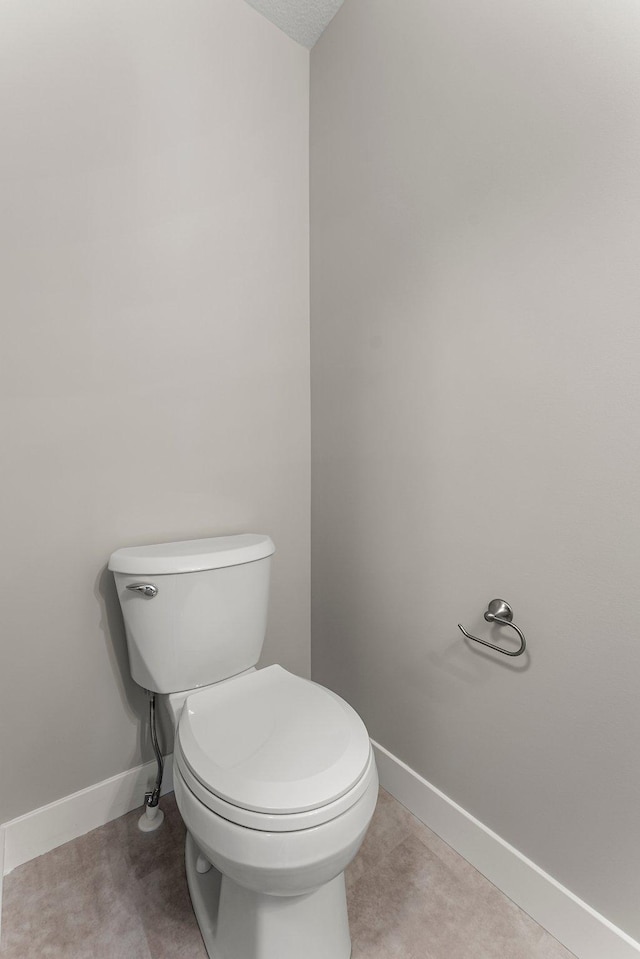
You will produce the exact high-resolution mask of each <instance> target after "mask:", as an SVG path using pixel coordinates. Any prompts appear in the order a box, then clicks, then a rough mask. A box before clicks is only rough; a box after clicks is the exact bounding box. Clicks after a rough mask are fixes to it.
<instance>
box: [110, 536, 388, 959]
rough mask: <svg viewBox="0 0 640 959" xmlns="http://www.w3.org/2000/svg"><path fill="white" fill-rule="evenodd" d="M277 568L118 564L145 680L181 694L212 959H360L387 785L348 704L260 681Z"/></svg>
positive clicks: (296, 686)
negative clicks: (361, 871) (360, 855)
mask: <svg viewBox="0 0 640 959" xmlns="http://www.w3.org/2000/svg"><path fill="white" fill-rule="evenodd" d="M273 552H274V547H273V544H272V542H271V540H270V539H269V537H265V536H259V535H253V534H245V535H240V536H232V537H218V538H213V539H209V540H196V541H189V542H185V543H168V544H159V545H156V546H149V547H134V548H129V549H123V550H118V551H116V552H115V553H114V554H113V555H112V557H111V560H110V563H109V567H110V569H112V570H113V571H114V573H115V578H116V585H117V588H118V595H119V598H120V602H121V606H122V610H123V614H124V620H125V627H126V633H127V642H128V647H129V654H130V663H131V671H132V675H133V677H134V679H136V680H137V681H138V682H139V683H140V684H141V685H144V686H145V687H146V688H147V689H152V690H154V691H156V692H159V693H166V694H168V699H167V701H168V705H169V712H170V715H171V718H172V721H173V723H174V733H175V737H174V738H175V745H174V788H175V795H176V800H177V803H178V808H179V810H180V813H181V815H182V818H183V820H184V822H185V825H186V827H187V837H186V848H185V864H186V875H187V882H188V886H189V892H190V895H191V899H192V903H193V907H194V912H195V914H196V918H197V920H198V924H199V927H200V931H201V933H202V937H203V940H204V943H205V946H206V948H207V952H208V954H209V956H210V959H349V956H350V954H351V942H350V937H349V926H348V920H347V908H346V895H345V883H344V870H345V868H346V867H347V866H348V864H349V863H350V862H351V860H352V859H353V858H354V856H355V855H356V853H357V851H358V849H359V847H360V845H361V843H362V841H363V839H364V836H365V833H366V831H367V828H368V826H369V822H370V821H371V817H372V815H373V811H374V808H375V804H376V800H377V795H378V775H377V770H376V765H375V759H374V756H373V752H372V749H371V744H370V741H369V737H368V734H367V730H366V728H365V726H364V724H363V722H362V720H361V719H360V717H359V716H358V714H357V713H356V712H355V711H354V710H353V709H352V708H351V706H349V705H348V704H347V703H346V702H345V701H344V700H343V699H341V698H340V697H339V696H337V695H336V694H335V693H333V692H332V691H330V690H328V689H325V688H323V687H322V686H318V685H317V684H316V683H313V682H311V681H310V680H307V679H303V678H301V677H299V676H295V675H293V674H292V673H290V672H288V671H287V670H286V669H283V668H282V667H281V666H277V665H274V666H268V667H265V668H263V669H256V668H255V665H256V661H257V658H258V656H259V654H260V651H261V648H262V642H263V639H264V629H265V625H266V601H267V595H268V580H269V568H270V559H271V555H272V553H273ZM151 580H152V581H151ZM194 680H195V681H198V682H199V683H200V685H198V686H194Z"/></svg>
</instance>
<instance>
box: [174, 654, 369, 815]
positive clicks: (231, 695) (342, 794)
mask: <svg viewBox="0 0 640 959" xmlns="http://www.w3.org/2000/svg"><path fill="white" fill-rule="evenodd" d="M175 754H176V764H177V766H178V769H179V770H180V772H181V774H182V776H183V779H184V780H185V784H186V785H187V787H188V788H189V789H190V790H191V791H192V792H193V793H194V794H195V795H196V796H197V797H198V798H199V799H200V801H201V802H203V803H204V804H205V805H206V806H208V808H210V809H212V811H214V812H218V813H219V814H220V815H222V816H223V817H224V818H226V819H230V820H231V821H232V822H237V823H238V824H240V825H248V826H251V828H254V829H255V828H258V829H266V830H270V829H273V830H276V831H289V830H295V829H300V828H307V827H308V826H311V825H316V824H318V823H319V822H326V821H328V820H329V819H331V818H333V817H334V816H337V815H340V813H341V812H343V811H344V810H345V809H347V808H349V806H351V805H352V804H353V803H354V802H356V801H357V799H358V798H359V796H360V795H361V794H362V792H364V791H365V790H366V788H367V782H368V776H367V773H368V772H369V773H370V771H371V767H372V765H374V764H373V760H372V752H371V745H370V742H369V737H368V734H367V731H366V729H365V726H364V724H363V722H362V720H361V719H360V717H359V716H358V715H357V713H356V712H355V711H354V710H353V709H352V708H351V707H350V706H349V705H348V704H347V703H345V702H344V700H342V699H341V698H340V697H339V696H337V695H336V694H335V693H332V692H331V691H330V690H328V689H325V688H323V687H322V686H318V685H316V684H315V683H312V682H310V681H309V680H305V679H301V678H300V677H298V676H294V675H293V674H291V673H289V672H287V671H286V670H285V669H282V667H281V666H269V667H267V668H265V669H261V670H258V671H256V672H253V673H250V674H244V675H242V676H239V677H237V678H236V679H232V680H229V681H227V682H224V683H220V684H219V685H215V686H211V687H208V688H207V689H204V690H202V691H200V692H197V693H193V694H191V695H190V696H189V697H188V698H187V700H186V702H185V705H184V708H183V710H182V714H181V716H180V722H179V724H178V734H177V736H176V747H175Z"/></svg>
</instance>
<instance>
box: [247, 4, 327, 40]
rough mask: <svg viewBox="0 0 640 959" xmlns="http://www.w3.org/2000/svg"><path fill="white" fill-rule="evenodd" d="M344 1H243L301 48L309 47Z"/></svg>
mask: <svg viewBox="0 0 640 959" xmlns="http://www.w3.org/2000/svg"><path fill="white" fill-rule="evenodd" d="M343 2H344V0H247V3H250V4H251V6H252V7H255V9H256V10H259V11H260V13H262V14H264V16H265V17H267V18H268V19H269V20H271V22H272V23H275V25H276V26H277V27H280V29H281V30H284V32H285V33H287V34H288V35H289V36H290V37H293V39H294V40H297V41H298V43H301V44H302V45H303V46H304V47H312V46H313V45H314V43H315V42H316V40H317V39H318V37H319V36H320V34H321V33H322V31H323V30H324V28H325V27H326V25H327V24H328V23H329V21H330V20H331V19H332V18H333V17H334V16H335V14H336V13H337V12H338V10H339V9H340V7H341V6H342V4H343Z"/></svg>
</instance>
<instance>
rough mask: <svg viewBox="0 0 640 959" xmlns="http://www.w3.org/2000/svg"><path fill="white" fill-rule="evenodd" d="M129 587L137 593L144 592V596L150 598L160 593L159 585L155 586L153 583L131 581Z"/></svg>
mask: <svg viewBox="0 0 640 959" xmlns="http://www.w3.org/2000/svg"><path fill="white" fill-rule="evenodd" d="M127 589H131V590H133V591H134V592H136V593H142V595H143V596H148V597H149V598H153V597H154V596H157V595H158V587H157V586H154V585H153V583H129V585H128V586H127Z"/></svg>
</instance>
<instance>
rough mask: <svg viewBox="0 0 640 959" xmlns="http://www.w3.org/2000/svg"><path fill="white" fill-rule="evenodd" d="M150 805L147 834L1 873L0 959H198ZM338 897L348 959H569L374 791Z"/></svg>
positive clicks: (125, 823)
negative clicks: (345, 908)
mask: <svg viewBox="0 0 640 959" xmlns="http://www.w3.org/2000/svg"><path fill="white" fill-rule="evenodd" d="M162 805H163V808H164V810H165V813H166V821H165V823H164V825H163V827H162V829H161V830H160V831H159V832H158V833H154V834H151V835H144V834H143V833H140V832H139V831H138V829H137V825H136V824H137V820H138V816H139V812H133V813H129V814H128V815H126V816H123V817H122V818H121V819H117V820H115V821H114V822H112V823H108V824H107V825H106V826H102V827H101V828H100V829H96V830H94V831H93V832H91V833H89V834H88V835H86V836H82V837H81V838H80V839H76V840H74V841H73V842H70V843H67V844H66V845H65V846H60V847H59V848H58V849H54V850H53V851H52V852H49V853H47V854H46V855H45V856H41V857H40V858H39V859H34V860H33V861H32V862H29V863H26V864H25V865H24V866H20V867H19V868H18V869H16V870H15V871H14V872H12V873H11V874H10V875H9V876H7V877H6V879H5V885H4V911H3V923H2V948H1V949H0V953H1V955H2V959H36V957H37V959H206V953H205V950H204V946H203V944H202V940H201V938H200V934H199V932H198V927H197V925H196V921H195V918H194V916H193V912H192V910H191V904H190V901H189V895H188V893H187V887H186V881H185V876H184V869H183V854H184V826H183V825H182V821H181V819H180V815H179V813H178V811H177V808H176V804H175V800H174V799H173V796H172V795H171V796H167V797H165V798H164V799H163V801H162ZM347 894H348V899H349V914H350V921H351V932H352V939H353V959H571V953H569V952H568V951H567V950H566V949H565V948H564V947H563V946H561V945H560V944H559V943H558V942H557V941H556V940H555V939H553V938H552V937H551V936H550V935H549V934H548V933H547V932H545V930H544V929H542V928H541V927H540V926H538V925H537V924H536V923H535V922H534V921H533V920H532V919H530V918H529V916H527V915H526V914H525V913H524V912H522V910H521V909H519V908H518V907H517V906H515V905H514V904H513V903H512V902H511V901H510V900H509V899H507V898H506V897H505V896H503V895H502V893H500V892H499V891H498V890H497V889H496V888H495V886H492V885H491V883H490V882H488V880H486V879H485V878H484V877H483V876H481V875H480V873H479V872H477V871H476V870H475V869H474V868H473V867H472V866H470V865H469V863H467V862H466V861H465V860H464V859H462V858H461V857H460V856H459V855H458V854H457V853H455V852H454V851H453V850H452V849H451V848H450V847H449V846H447V845H446V844H445V843H443V842H442V841H441V840H440V839H438V837H437V836H435V835H434V833H432V832H431V831H430V830H429V829H427V827H426V826H424V825H422V823H420V822H418V821H417V820H416V819H414V817H413V816H411V814H410V813H408V812H407V810H406V809H404V807H403V806H401V805H400V804H399V803H397V802H396V801H395V800H394V799H392V798H391V796H389V795H388V793H385V792H384V791H383V790H381V792H380V799H379V801H378V807H377V809H376V814H375V816H374V819H373V822H372V824H371V828H370V830H369V833H368V835H367V838H366V840H365V842H364V845H363V847H362V849H361V851H360V853H359V855H358V857H357V858H356V860H355V861H354V862H353V864H352V865H351V866H350V868H349V870H348V872H347ZM327 959H331V957H327Z"/></svg>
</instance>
